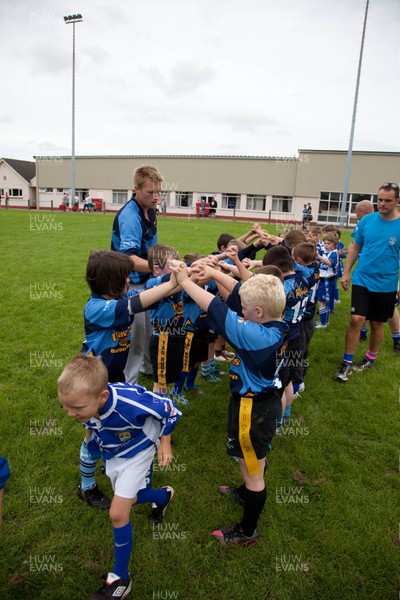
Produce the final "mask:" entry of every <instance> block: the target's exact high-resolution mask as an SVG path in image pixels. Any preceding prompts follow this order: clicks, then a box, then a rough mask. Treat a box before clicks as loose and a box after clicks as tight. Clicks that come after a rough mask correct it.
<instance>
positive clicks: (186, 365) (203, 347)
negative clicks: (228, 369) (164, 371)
mask: <svg viewBox="0 0 400 600" xmlns="http://www.w3.org/2000/svg"><path fill="white" fill-rule="evenodd" d="M209 343H210V333H209V331H208V329H207V330H206V331H196V332H194V333H192V332H190V331H188V332H187V333H186V337H185V348H184V356H183V371H186V372H189V371H190V369H191V368H192V367H194V366H195V364H196V363H202V362H204V361H206V360H208V345H209Z"/></svg>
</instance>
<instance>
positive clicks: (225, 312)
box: [173, 263, 287, 546]
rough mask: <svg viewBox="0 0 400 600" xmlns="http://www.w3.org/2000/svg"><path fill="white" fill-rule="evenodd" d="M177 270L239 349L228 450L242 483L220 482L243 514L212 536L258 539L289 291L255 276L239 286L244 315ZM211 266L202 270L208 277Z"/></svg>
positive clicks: (241, 541)
mask: <svg viewBox="0 0 400 600" xmlns="http://www.w3.org/2000/svg"><path fill="white" fill-rule="evenodd" d="M173 271H174V272H175V273H176V277H177V282H178V283H179V284H180V285H181V286H182V288H183V289H184V290H185V291H186V293H187V294H189V295H190V296H191V297H192V298H193V300H194V301H195V302H196V303H197V304H198V305H199V306H201V307H202V308H203V309H204V310H206V311H207V322H208V324H209V326H211V327H212V329H213V330H215V331H216V332H218V333H220V334H221V335H223V337H224V338H225V339H226V340H227V341H228V342H229V343H230V345H231V346H232V348H233V349H234V351H235V358H234V359H233V360H232V362H231V363H230V380H231V386H230V387H231V393H232V396H231V399H230V404H229V412H228V441H227V451H228V454H229V455H231V456H236V457H238V458H239V466H240V471H241V474H242V477H243V480H244V483H243V485H242V486H241V487H240V488H232V487H230V486H221V488H220V492H221V493H225V494H227V495H231V496H233V497H234V498H236V499H237V500H239V501H240V502H241V503H243V517H242V520H241V521H240V523H238V524H237V525H235V526H234V527H229V528H226V529H216V530H214V531H213V532H212V535H213V537H214V538H215V539H216V540H217V541H218V542H219V543H221V544H222V545H226V544H234V545H238V546H242V545H251V544H255V543H256V542H257V539H258V531H257V523H258V520H259V517H260V515H261V512H262V510H263V507H264V504H265V501H266V488H265V481H264V470H265V455H266V453H267V449H268V446H269V444H270V442H271V439H272V437H273V435H274V433H275V427H276V421H277V419H279V418H280V415H281V401H280V394H279V391H278V389H279V387H280V386H281V382H280V380H279V378H278V377H276V376H275V372H276V356H277V353H278V352H279V351H280V349H281V346H282V343H283V335H284V332H285V330H286V329H287V327H286V325H285V323H284V322H283V321H282V320H281V314H282V311H283V309H284V307H285V292H284V289H283V286H282V283H281V281H280V280H279V279H278V278H277V277H274V276H272V275H254V277H252V278H251V279H249V280H248V281H246V282H245V283H244V284H243V285H242V286H241V288H240V292H239V294H240V297H241V303H242V311H243V315H244V317H240V316H239V315H238V314H237V313H236V312H234V311H232V310H231V309H229V308H228V306H227V305H226V304H225V302H224V301H223V300H222V299H221V298H219V297H215V296H213V295H212V294H211V293H210V292H207V291H206V290H205V289H203V288H201V287H200V286H198V285H197V284H196V283H194V282H193V281H191V280H190V279H189V278H188V275H187V270H186V266H185V265H184V263H182V264H181V266H180V267H173ZM209 271H212V270H211V269H210V268H208V269H207V268H206V269H205V271H204V273H205V276H206V277H207V278H209V277H210V275H209ZM211 277H212V275H211Z"/></svg>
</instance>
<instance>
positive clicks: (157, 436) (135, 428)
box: [57, 354, 181, 600]
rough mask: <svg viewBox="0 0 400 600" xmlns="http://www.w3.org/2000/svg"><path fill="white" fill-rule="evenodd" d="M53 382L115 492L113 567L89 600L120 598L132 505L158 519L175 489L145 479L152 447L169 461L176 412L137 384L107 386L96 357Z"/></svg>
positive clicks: (125, 586)
mask: <svg viewBox="0 0 400 600" xmlns="http://www.w3.org/2000/svg"><path fill="white" fill-rule="evenodd" d="M57 383H58V395H59V399H60V402H61V405H62V407H63V409H64V410H65V411H66V412H67V413H68V416H70V417H72V418H74V419H75V420H76V421H78V422H79V423H82V424H84V425H85V427H86V428H88V429H90V430H91V431H92V435H93V436H94V437H95V438H96V439H97V440H98V442H99V444H100V445H101V447H102V451H103V456H104V458H105V459H106V465H107V466H106V471H107V475H108V476H109V478H110V479H111V482H112V486H113V490H114V497H113V500H112V502H111V507H110V513H109V514H110V519H111V522H112V525H113V533H114V566H113V569H112V572H110V573H108V575H107V578H106V581H105V583H104V585H103V586H102V587H101V588H100V589H99V590H98V591H97V592H96V593H95V594H93V595H92V596H91V597H90V600H106V599H110V600H111V598H125V597H126V596H127V595H128V594H129V592H130V591H131V578H130V576H129V572H128V568H129V559H130V555H131V550H132V543H133V536H132V526H131V524H130V521H129V517H130V511H131V507H132V506H133V505H134V504H142V503H145V502H146V503H147V502H152V503H153V504H154V509H153V516H154V520H155V521H158V522H161V520H162V519H163V517H164V513H165V510H166V508H167V506H168V504H169V502H170V501H171V499H172V497H173V494H174V490H173V489H172V488H171V487H169V486H165V487H163V488H162V489H160V490H156V489H153V488H146V484H145V479H146V474H147V473H148V470H149V468H150V466H151V464H152V462H153V457H154V454H155V451H156V447H157V445H158V448H157V454H158V462H159V464H160V466H167V465H168V464H169V463H170V462H171V460H172V458H173V455H172V450H171V441H170V434H171V431H172V430H173V429H174V427H175V425H176V422H177V420H178V419H179V417H180V416H181V413H180V411H179V410H178V409H177V408H176V406H175V405H174V404H173V403H172V401H171V400H170V399H169V398H167V397H165V396H162V395H156V394H154V393H152V392H147V391H146V390H145V388H143V387H141V386H133V385H130V384H126V383H112V384H109V383H108V373H107V369H106V368H105V366H104V364H103V362H102V361H101V359H100V358H98V357H92V356H86V355H84V354H78V355H77V356H75V357H74V358H73V359H72V360H71V361H70V362H69V363H68V364H67V365H66V367H65V368H64V370H63V372H62V374H61V375H60V377H59V379H58V382H57Z"/></svg>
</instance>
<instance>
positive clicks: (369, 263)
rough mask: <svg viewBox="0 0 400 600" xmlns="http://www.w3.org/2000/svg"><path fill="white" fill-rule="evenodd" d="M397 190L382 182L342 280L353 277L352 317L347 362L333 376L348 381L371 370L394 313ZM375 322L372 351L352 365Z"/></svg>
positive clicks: (399, 223) (399, 245) (399, 220)
mask: <svg viewBox="0 0 400 600" xmlns="http://www.w3.org/2000/svg"><path fill="white" fill-rule="evenodd" d="M398 202H399V186H398V185H397V184H396V183H390V182H387V183H384V184H383V185H382V186H381V187H380V188H379V191H378V212H376V213H373V214H369V215H365V216H364V217H363V219H362V221H360V223H359V224H358V228H357V231H356V232H355V234H354V243H353V244H352V245H351V247H350V250H349V254H348V257H347V260H346V266H345V269H344V273H343V276H342V287H343V289H344V290H347V289H348V288H349V285H350V271H351V268H352V266H353V265H354V263H355V262H356V260H357V258H358V263H357V266H356V268H355V269H354V272H353V276H352V284H353V286H352V296H351V317H350V323H349V325H348V327H347V331H346V339H345V353H344V357H343V362H342V364H341V365H340V367H339V370H338V371H337V373H336V375H335V378H336V379H337V380H338V381H341V382H345V381H347V380H348V378H349V375H350V374H351V372H352V370H354V371H364V370H366V369H369V368H371V367H372V366H373V364H374V361H375V358H376V355H377V353H378V350H379V346H380V344H381V342H382V339H383V323H385V322H386V321H387V320H388V319H389V318H390V317H392V315H393V310H394V306H395V302H396V296H397V288H398V278H399V252H400V214H399V212H398ZM365 319H368V320H369V321H370V323H371V336H370V342H369V348H368V351H367V353H366V355H365V357H364V358H363V359H362V361H361V362H360V363H359V364H357V365H354V366H353V358H354V354H355V350H356V348H357V344H358V341H359V339H360V330H361V327H362V325H363V323H364V321H365Z"/></svg>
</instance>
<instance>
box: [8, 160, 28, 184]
mask: <svg viewBox="0 0 400 600" xmlns="http://www.w3.org/2000/svg"><path fill="white" fill-rule="evenodd" d="M0 160H4V162H6V163H7V164H8V165H9V166H10V167H11V168H12V169H14V171H16V172H17V173H18V175H20V176H21V177H22V178H23V179H25V181H27V182H28V183H30V182H31V180H32V179H33V178H34V177H35V175H36V163H35V162H33V161H30V160H17V159H15V158H1V159H0Z"/></svg>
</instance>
